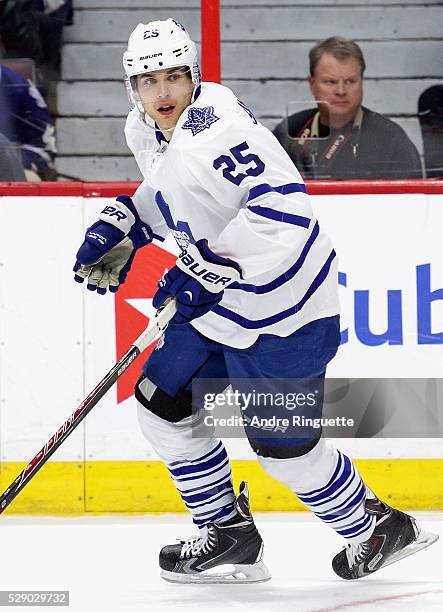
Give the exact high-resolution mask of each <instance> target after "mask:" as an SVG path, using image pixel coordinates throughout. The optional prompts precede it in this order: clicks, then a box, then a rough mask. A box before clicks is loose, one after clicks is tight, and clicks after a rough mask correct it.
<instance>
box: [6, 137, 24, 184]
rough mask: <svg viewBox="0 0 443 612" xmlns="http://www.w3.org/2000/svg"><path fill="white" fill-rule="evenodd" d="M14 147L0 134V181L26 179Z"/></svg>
mask: <svg viewBox="0 0 443 612" xmlns="http://www.w3.org/2000/svg"><path fill="white" fill-rule="evenodd" d="M16 149H17V147H15V146H14V145H13V144H12V143H11V142H9V140H8V139H7V138H6V137H5V136H3V134H0V181H26V177H25V171H24V168H23V164H22V162H21V159H20V157H19V155H17V151H16Z"/></svg>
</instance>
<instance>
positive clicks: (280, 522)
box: [0, 512, 443, 612]
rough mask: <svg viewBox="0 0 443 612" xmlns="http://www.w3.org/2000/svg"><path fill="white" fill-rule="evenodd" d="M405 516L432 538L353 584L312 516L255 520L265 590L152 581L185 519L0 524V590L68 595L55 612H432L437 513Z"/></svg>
mask: <svg viewBox="0 0 443 612" xmlns="http://www.w3.org/2000/svg"><path fill="white" fill-rule="evenodd" d="M414 516H416V517H417V518H418V519H419V521H420V523H421V525H422V527H423V528H425V529H426V530H427V531H433V532H435V533H439V534H440V537H441V539H440V540H439V541H438V542H437V543H436V544H434V545H433V546H431V547H430V548H429V549H427V550H425V551H421V552H419V553H417V554H416V555H413V556H411V557H409V558H407V559H404V560H402V561H401V562H399V563H397V564H394V565H392V566H390V567H387V568H385V569H383V570H381V571H380V572H379V573H377V574H375V575H373V576H371V577H369V578H365V579H363V580H359V581H356V582H346V581H342V580H340V579H339V578H338V577H336V576H335V574H334V573H333V572H332V569H331V559H332V557H333V555H334V554H335V553H336V552H338V551H339V550H340V547H341V546H342V540H341V538H340V537H339V536H337V535H336V534H335V533H334V532H332V531H331V530H330V529H329V528H328V527H326V526H324V525H323V524H321V523H320V522H319V521H318V520H317V519H316V518H315V517H313V516H310V515H309V514H308V513H294V514H290V513H278V514H277V513H263V514H257V515H256V522H257V524H258V527H259V529H260V531H261V533H262V535H263V538H264V540H265V561H266V563H267V565H268V567H269V569H270V570H271V572H272V574H273V578H272V580H271V581H269V582H266V583H263V584H256V585H175V584H169V583H166V582H164V581H163V580H162V579H161V578H160V577H159V573H158V565H157V555H158V551H159V549H160V548H161V547H162V546H163V545H165V544H167V543H172V542H174V540H175V539H176V538H180V537H186V536H189V535H191V533H192V532H193V528H192V525H191V523H190V520H189V517H187V516H185V515H146V516H140V515H124V516H123V515H104V516H86V517H83V516H82V517H78V518H71V517H69V518H49V517H44V518H35V517H19V516H14V515H11V516H8V515H2V516H0V551H1V557H0V590H20V589H22V590H39V589H41V590H69V591H70V602H71V603H70V606H69V608H62V609H65V610H70V611H73V610H75V611H76V612H77V611H82V612H83V611H84V612H102V611H103V612H105V611H106V612H114V611H118V612H132V611H134V612H135V611H137V610H146V611H149V612H156V611H157V610H166V611H175V610H177V611H179V612H194V611H199V610H205V611H207V610H214V611H216V612H225V611H226V612H227V611H228V610H229V611H230V612H237V611H238V610H248V611H249V610H250V611H254V612H255V611H257V612H264V611H275V612H285V611H288V612H289V611H290V612H335V611H341V610H345V611H347V612H348V611H351V612H352V611H354V610H355V611H358V612H360V611H361V612H369V611H371V612H372V611H374V610H375V611H383V612H385V611H387V612H391V611H401V612H405V611H408V612H409V611H410V610H414V611H418V610H420V612H425V611H426V612H427V611H428V610H429V611H434V610H435V611H437V610H438V611H439V612H441V611H442V610H443V569H442V568H443V563H442V541H443V513H441V512H440V513H430V512H429V513H420V512H416V513H414ZM32 609H36V610H47V609H48V608H43V607H33V608H32Z"/></svg>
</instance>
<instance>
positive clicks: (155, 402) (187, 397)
mask: <svg viewBox="0 0 443 612" xmlns="http://www.w3.org/2000/svg"><path fill="white" fill-rule="evenodd" d="M148 384H150V385H151V389H150V390H151V391H152V387H153V386H154V385H153V383H150V381H149V380H148V379H147V378H146V376H145V375H144V374H142V375H141V376H140V378H139V379H138V381H137V382H136V384H135V387H134V392H135V397H136V399H137V400H138V401H139V402H140V404H142V406H144V407H145V408H146V409H147V410H149V411H150V412H152V413H153V414H155V415H156V416H158V417H160V418H161V419H164V420H165V421H169V423H178V421H181V420H182V419H184V418H186V417H189V416H191V414H192V393H191V392H190V391H186V390H185V389H180V390H179V391H178V393H177V394H176V395H175V397H171V396H170V395H168V394H167V393H165V392H164V391H162V390H161V389H159V388H158V387H155V390H154V392H153V393H152V395H151V394H149V395H150V398H149V399H148V397H147V396H146V393H144V392H143V391H144V387H146V386H147V385H148ZM145 391H146V389H145Z"/></svg>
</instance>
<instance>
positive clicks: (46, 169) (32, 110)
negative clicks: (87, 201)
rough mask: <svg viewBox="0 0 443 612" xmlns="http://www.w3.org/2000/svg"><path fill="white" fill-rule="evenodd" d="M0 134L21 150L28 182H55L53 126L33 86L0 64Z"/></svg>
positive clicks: (43, 103) (30, 82)
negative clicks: (0, 110)
mask: <svg viewBox="0 0 443 612" xmlns="http://www.w3.org/2000/svg"><path fill="white" fill-rule="evenodd" d="M0 108H1V109H2V112H1V113H0V133H1V134H3V135H4V136H5V137H6V138H8V139H9V140H10V141H11V142H12V143H15V144H17V145H18V146H19V147H20V151H21V156H22V161H23V166H24V168H25V174H26V178H27V180H54V178H55V176H56V174H55V170H54V158H55V154H56V148H55V133H54V126H53V123H52V121H51V118H50V116H49V112H48V108H47V106H46V103H45V101H44V100H43V98H42V96H41V95H40V93H39V91H38V90H37V88H36V87H35V85H34V84H33V83H32V81H29V80H27V79H25V78H23V77H22V76H20V75H19V74H17V73H16V72H14V71H13V70H11V69H10V68H6V66H2V65H1V64H0Z"/></svg>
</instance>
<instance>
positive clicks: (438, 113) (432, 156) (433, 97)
mask: <svg viewBox="0 0 443 612" xmlns="http://www.w3.org/2000/svg"><path fill="white" fill-rule="evenodd" d="M418 118H419V120H420V127H421V134H422V137H423V152H424V162H425V171H426V177H427V178H443V85H432V86H431V87H428V89H426V90H425V91H424V92H423V93H422V94H421V95H420V98H419V99H418Z"/></svg>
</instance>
